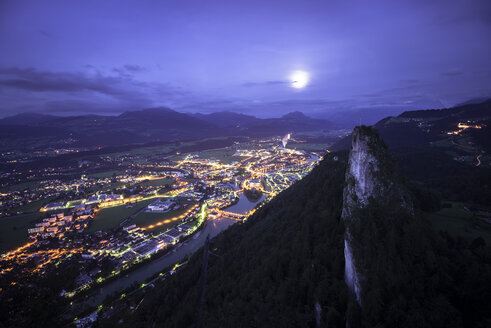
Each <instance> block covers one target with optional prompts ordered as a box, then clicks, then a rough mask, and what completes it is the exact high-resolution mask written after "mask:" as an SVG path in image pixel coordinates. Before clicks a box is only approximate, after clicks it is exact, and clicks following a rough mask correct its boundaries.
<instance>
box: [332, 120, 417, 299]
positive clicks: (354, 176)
mask: <svg viewBox="0 0 491 328" xmlns="http://www.w3.org/2000/svg"><path fill="white" fill-rule="evenodd" d="M374 206H378V207H383V208H384V211H385V213H387V214H388V216H390V214H391V213H400V212H401V211H402V212H405V214H409V215H412V214H413V211H414V210H413V204H412V202H411V199H410V197H409V194H408V192H407V191H406V190H405V188H404V187H403V186H402V184H400V183H399V181H398V177H397V174H395V172H394V165H393V163H392V160H391V158H390V156H389V154H388V150H387V145H386V144H385V143H384V142H383V141H382V139H381V138H380V137H379V135H378V133H377V132H376V131H375V130H373V129H372V128H370V127H366V126H359V127H356V128H355V129H354V131H353V139H352V143H351V151H350V155H349V160H348V168H347V171H346V184H345V187H344V192H343V211H342V215H341V216H342V219H343V221H344V223H345V226H346V232H345V242H344V245H345V247H344V257H345V281H346V284H347V285H348V287H349V289H350V291H351V292H352V293H353V295H354V297H355V298H356V300H357V302H358V303H359V304H360V305H361V304H362V287H363V270H362V268H360V267H359V266H360V265H359V264H358V261H357V259H356V255H355V254H354V251H353V246H352V244H353V242H354V241H353V238H354V237H353V234H352V230H353V229H356V225H357V224H358V223H359V221H360V220H363V217H364V212H365V211H366V210H368V208H370V207H374ZM364 246H367V245H364Z"/></svg>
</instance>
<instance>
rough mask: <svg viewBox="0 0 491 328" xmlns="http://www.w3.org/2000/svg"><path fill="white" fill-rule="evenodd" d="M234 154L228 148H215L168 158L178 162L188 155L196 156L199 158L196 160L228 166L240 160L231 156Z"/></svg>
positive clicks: (238, 157)
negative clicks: (211, 161)
mask: <svg viewBox="0 0 491 328" xmlns="http://www.w3.org/2000/svg"><path fill="white" fill-rule="evenodd" d="M234 153H235V150H233V149H231V148H230V147H226V148H216V149H209V150H202V151H196V152H192V153H184V154H180V155H175V156H172V157H170V159H171V160H173V161H180V160H182V159H183V158H184V157H186V156H187V155H189V154H198V156H199V157H198V159H204V158H206V159H215V160H217V161H219V162H221V163H224V164H230V163H232V162H235V161H238V160H240V156H233V155H234Z"/></svg>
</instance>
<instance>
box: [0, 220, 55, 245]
mask: <svg viewBox="0 0 491 328" xmlns="http://www.w3.org/2000/svg"><path fill="white" fill-rule="evenodd" d="M45 215H46V214H45V213H39V212H38V213H32V214H26V215H18V216H14V217H4V218H0V252H2V253H3V252H4V251H7V250H11V249H14V248H16V247H19V246H21V245H23V244H25V243H26V242H27V241H28V239H29V238H28V234H27V229H28V228H33V227H34V223H35V221H37V220H40V219H42V218H43V217H44V216H45Z"/></svg>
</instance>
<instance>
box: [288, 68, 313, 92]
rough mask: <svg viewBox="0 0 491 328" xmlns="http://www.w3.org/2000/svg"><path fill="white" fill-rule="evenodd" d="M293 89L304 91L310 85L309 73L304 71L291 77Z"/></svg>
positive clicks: (296, 72) (294, 73)
mask: <svg viewBox="0 0 491 328" xmlns="http://www.w3.org/2000/svg"><path fill="white" fill-rule="evenodd" d="M290 81H291V83H292V87H294V88H296V89H302V88H304V87H305V86H306V85H307V84H308V83H309V73H307V72H304V71H295V72H293V73H292V75H290Z"/></svg>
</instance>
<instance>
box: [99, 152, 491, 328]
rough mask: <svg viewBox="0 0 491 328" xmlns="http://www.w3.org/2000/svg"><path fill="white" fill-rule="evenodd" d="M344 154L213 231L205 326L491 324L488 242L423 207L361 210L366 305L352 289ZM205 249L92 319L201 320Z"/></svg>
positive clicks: (358, 241) (358, 230)
mask: <svg viewBox="0 0 491 328" xmlns="http://www.w3.org/2000/svg"><path fill="white" fill-rule="evenodd" d="M346 161H347V156H346V153H337V154H328V155H327V156H326V158H325V159H324V160H323V161H322V162H321V163H320V164H319V166H318V167H316V168H315V169H314V170H313V171H312V172H311V174H309V175H308V176H307V177H306V178H304V179H303V180H302V181H300V182H298V183H296V184H295V185H293V186H292V187H291V188H289V189H287V190H286V191H284V192H283V193H282V194H280V195H279V196H277V197H276V198H275V199H274V200H273V201H271V203H269V204H268V205H266V206H264V207H263V208H261V209H260V210H258V211H257V212H256V213H255V214H254V215H253V216H252V217H251V218H250V219H249V220H247V222H245V223H243V224H236V225H234V226H232V227H231V228H230V229H229V230H227V231H226V232H224V233H223V234H221V235H220V236H219V237H217V238H216V239H214V240H211V242H210V247H209V249H210V251H211V252H212V253H213V254H210V255H209V256H208V261H209V264H208V272H207V279H206V289H205V297H204V303H203V308H202V309H203V310H202V312H201V315H200V316H199V318H200V319H199V321H200V325H201V326H202V327H317V326H321V327H345V325H346V322H348V323H349V324H350V327H489V325H490V324H491V321H490V316H491V311H490V310H491V308H490V306H489V303H488V300H489V298H490V297H491V281H490V279H489V277H491V249H490V247H489V246H488V245H486V243H485V241H484V240H483V238H475V239H474V240H469V239H462V238H459V237H456V236H454V235H450V234H449V233H447V232H446V231H436V229H432V226H431V222H429V221H427V220H425V219H424V218H423V215H422V213H421V210H420V209H418V208H416V213H415V215H414V216H407V215H402V214H401V215H399V214H398V213H396V212H389V211H387V209H386V208H384V207H380V206H376V205H375V206H367V207H366V208H364V209H363V213H360V215H359V216H358V217H362V218H363V219H362V220H361V223H360V224H359V225H357V226H356V227H355V228H353V230H352V233H353V237H354V238H355V244H354V246H353V247H354V255H355V257H356V258H357V259H359V260H360V263H361V266H360V268H361V272H362V274H363V281H362V287H363V294H362V299H363V303H362V306H361V307H360V306H359V305H358V304H357V302H356V301H355V300H354V299H353V298H352V297H350V295H349V292H348V289H347V287H346V284H345V282H344V254H343V250H344V245H343V235H344V231H345V227H344V226H343V223H342V222H341V220H340V217H341V209H342V202H343V201H342V195H343V188H344V186H345V185H346V184H345V181H344V180H345V171H346ZM390 162H391V161H389V162H388V163H390ZM419 197H424V195H419ZM419 203H421V202H420V201H416V202H415V204H419ZM398 215H399V216H398ZM202 258H203V255H202V252H198V253H197V254H195V255H194V256H193V257H192V258H191V259H190V261H189V263H188V264H187V265H186V266H185V267H184V268H183V269H182V270H181V271H179V272H178V273H177V274H176V275H174V276H171V277H169V278H168V279H166V280H165V281H164V282H163V283H161V284H159V285H157V286H156V287H155V288H154V289H153V290H150V291H149V292H147V293H146V295H145V297H144V298H143V301H142V302H141V304H140V305H139V306H138V308H137V309H136V310H135V311H129V312H123V313H120V314H117V315H115V316H113V317H112V318H110V319H106V320H100V321H98V322H97V324H96V325H97V326H99V327H110V326H113V325H115V324H119V325H122V326H126V327H153V326H155V327H159V326H160V327H194V326H196V323H197V321H198V316H197V312H198V311H197V309H198V299H199V292H200V279H201V272H202V271H201V270H202Z"/></svg>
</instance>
